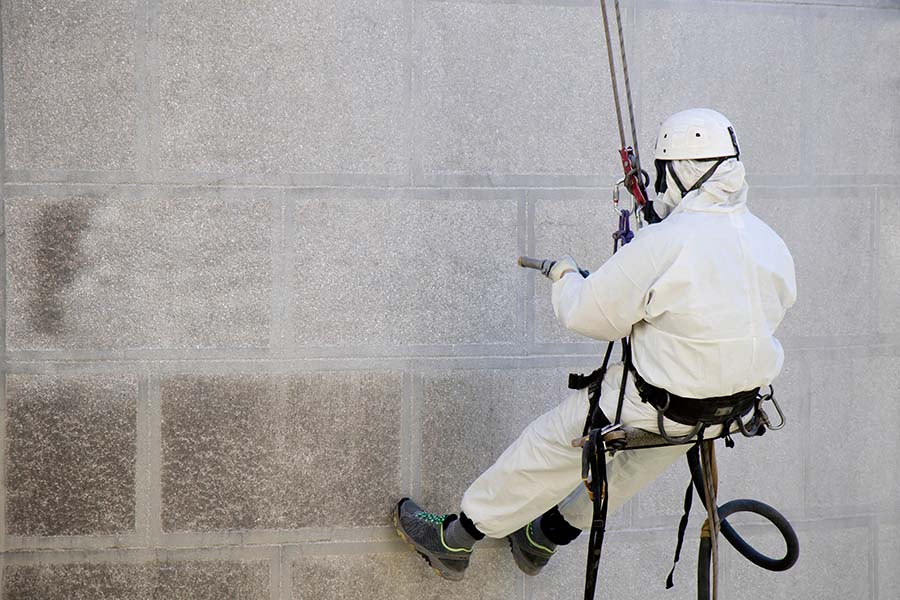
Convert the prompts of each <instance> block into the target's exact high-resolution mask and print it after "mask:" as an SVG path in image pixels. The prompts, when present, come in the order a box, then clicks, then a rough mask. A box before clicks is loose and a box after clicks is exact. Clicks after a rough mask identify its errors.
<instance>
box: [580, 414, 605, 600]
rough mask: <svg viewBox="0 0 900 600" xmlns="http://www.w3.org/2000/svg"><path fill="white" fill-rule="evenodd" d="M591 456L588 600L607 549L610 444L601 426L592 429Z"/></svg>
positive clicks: (588, 447)
mask: <svg viewBox="0 0 900 600" xmlns="http://www.w3.org/2000/svg"><path fill="white" fill-rule="evenodd" d="M583 456H586V457H587V460H588V461H589V465H590V473H591V477H592V479H591V486H590V487H591V500H592V502H593V505H594V516H593V518H592V519H591V535H590V538H589V540H588V557H587V567H586V569H585V575H584V600H592V599H593V598H594V592H595V590H596V588H597V573H598V572H599V570H600V554H601V552H602V550H603V535H604V534H605V533H606V513H607V509H608V507H609V496H608V494H607V491H608V487H607V479H606V446H605V444H604V443H603V436H602V434H601V430H600V428H594V429H592V430H591V432H590V435H589V437H588V441H587V443H585V445H584V455H583Z"/></svg>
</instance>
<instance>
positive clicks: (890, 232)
mask: <svg viewBox="0 0 900 600" xmlns="http://www.w3.org/2000/svg"><path fill="white" fill-rule="evenodd" d="M878 196H879V204H878V224H879V231H878V292H877V293H878V325H877V331H878V333H880V334H897V333H900V236H898V235H897V232H898V231H900V194H898V193H897V192H896V191H894V190H891V189H887V188H882V189H879V191H878Z"/></svg>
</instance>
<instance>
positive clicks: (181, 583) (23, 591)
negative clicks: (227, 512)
mask: <svg viewBox="0 0 900 600" xmlns="http://www.w3.org/2000/svg"><path fill="white" fill-rule="evenodd" d="M3 590H4V597H6V598H7V599H8V600H33V599H34V598H45V599H46V600H55V599H57V598H60V599H62V598H65V599H66V600H107V599H109V600H112V599H116V600H162V599H163V598H194V599H196V600H213V599H219V598H241V599H246V600H268V599H269V598H270V595H269V567H268V565H266V564H265V563H264V562H226V561H166V562H151V563H147V564H143V565H135V564H127V563H103V564H90V563H74V564H52V565H10V566H7V567H6V568H5V570H4V573H3Z"/></svg>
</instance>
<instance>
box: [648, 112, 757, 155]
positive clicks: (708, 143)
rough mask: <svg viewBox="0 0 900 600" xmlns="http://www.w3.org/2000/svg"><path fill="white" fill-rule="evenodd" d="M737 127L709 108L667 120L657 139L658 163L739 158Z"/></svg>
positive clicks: (679, 114) (681, 114)
mask: <svg viewBox="0 0 900 600" xmlns="http://www.w3.org/2000/svg"><path fill="white" fill-rule="evenodd" d="M740 154H741V151H740V148H739V147H738V143H737V136H735V134H734V126H733V125H732V124H731V122H730V121H729V120H728V119H726V118H725V117H724V116H723V115H722V114H720V113H717V112H716V111H714V110H710V109H708V108H692V109H690V110H683V111H681V112H679V113H675V114H674V115H672V116H671V117H669V118H668V119H666V120H665V122H664V123H663V124H662V125H661V126H660V128H659V135H658V136H657V137H656V152H655V154H654V158H655V159H656V160H684V159H702V158H722V157H726V156H727V157H731V156H734V157H738V158H739V157H740Z"/></svg>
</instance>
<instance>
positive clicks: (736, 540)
mask: <svg viewBox="0 0 900 600" xmlns="http://www.w3.org/2000/svg"><path fill="white" fill-rule="evenodd" d="M738 512H752V513H756V514H757V515H759V516H761V517H765V518H766V519H768V520H769V522H770V523H772V524H773V525H774V526H775V527H776V528H777V529H778V531H779V532H780V533H781V535H782V537H783V538H784V542H785V544H786V545H787V550H786V551H785V554H784V556H783V557H782V558H777V559H776V558H770V557H768V556H766V555H765V554H763V553H762V552H759V551H758V550H756V549H755V548H754V547H753V546H751V545H750V544H749V543H747V542H746V541H745V540H744V538H742V537H741V536H740V535H739V534H738V532H737V531H735V529H734V528H733V527H732V526H731V525H727V528H726V524H727V522H726V521H725V519H726V518H727V517H728V516H730V515H733V514H734V513H738ZM719 519H720V520H721V523H722V535H723V536H725V539H727V540H728V542H729V543H730V544H731V545H732V546H734V549H735V550H737V551H738V552H739V553H740V554H741V555H742V556H743V557H744V558H746V559H747V560H749V561H750V562H752V563H753V564H755V565H757V566H759V567H762V568H763V569H767V570H769V571H787V570H788V569H790V568H791V567H793V566H794V563H796V562H797V558H798V557H799V556H800V541H799V540H798V539H797V533H796V532H795V531H794V528H793V527H791V524H790V523H789V522H788V520H787V519H786V518H784V515H782V514H781V513H780V512H778V511H777V510H775V509H774V508H772V507H771V506H769V505H768V504H766V503H764V502H760V501H759V500H747V499H740V500H732V501H731V502H726V503H725V504H723V505H722V506H720V507H719Z"/></svg>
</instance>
